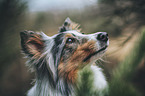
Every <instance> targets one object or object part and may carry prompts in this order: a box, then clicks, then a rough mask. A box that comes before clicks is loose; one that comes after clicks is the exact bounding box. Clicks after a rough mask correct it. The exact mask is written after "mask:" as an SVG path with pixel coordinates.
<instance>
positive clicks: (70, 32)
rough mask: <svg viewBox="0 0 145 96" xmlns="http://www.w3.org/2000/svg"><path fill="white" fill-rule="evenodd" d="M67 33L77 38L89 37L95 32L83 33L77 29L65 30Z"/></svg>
mask: <svg viewBox="0 0 145 96" xmlns="http://www.w3.org/2000/svg"><path fill="white" fill-rule="evenodd" d="M64 33H65V35H68V34H71V35H72V36H74V37H76V38H89V37H90V36H92V35H93V34H88V35H87V34H82V33H80V32H77V31H75V30H72V31H66V32H64Z"/></svg>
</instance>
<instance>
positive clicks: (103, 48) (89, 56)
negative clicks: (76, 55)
mask: <svg viewBox="0 0 145 96" xmlns="http://www.w3.org/2000/svg"><path fill="white" fill-rule="evenodd" d="M107 47H108V45H106V46H104V47H102V48H101V49H99V50H97V51H96V52H94V53H92V54H90V55H88V56H87V57H86V58H85V59H84V60H83V61H84V62H86V61H88V60H89V59H90V58H91V57H92V56H94V55H96V54H98V53H99V52H101V51H104V50H105V49H106V48H107Z"/></svg>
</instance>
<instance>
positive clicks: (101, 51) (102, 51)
mask: <svg viewBox="0 0 145 96" xmlns="http://www.w3.org/2000/svg"><path fill="white" fill-rule="evenodd" d="M107 47H108V46H107V45H106V46H104V47H102V48H100V49H99V50H97V51H95V52H94V53H91V54H90V55H88V56H87V57H86V58H85V59H84V62H87V61H90V62H95V61H96V60H98V59H99V58H101V57H102V56H103V55H104V54H105V52H106V50H107Z"/></svg>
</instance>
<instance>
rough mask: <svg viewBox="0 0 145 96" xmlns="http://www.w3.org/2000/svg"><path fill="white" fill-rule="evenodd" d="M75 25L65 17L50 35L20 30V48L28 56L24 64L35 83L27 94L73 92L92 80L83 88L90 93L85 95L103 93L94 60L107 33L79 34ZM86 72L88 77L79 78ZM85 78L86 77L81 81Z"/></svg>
mask: <svg viewBox="0 0 145 96" xmlns="http://www.w3.org/2000/svg"><path fill="white" fill-rule="evenodd" d="M78 27H79V26H78V24H76V23H74V22H72V21H71V20H70V19H69V18H67V19H66V20H65V22H64V24H63V25H62V27H61V28H60V30H59V33H58V34H56V35H54V36H52V37H50V36H47V35H45V34H44V33H43V32H41V33H39V32H33V31H24V32H21V33H20V37H21V47H22V51H23V53H25V54H26V56H27V58H28V62H27V65H28V66H29V68H30V69H31V70H32V71H34V72H35V73H36V81H35V84H34V86H33V87H32V88H31V89H30V90H29V91H28V94H27V96H77V95H78V92H79V91H81V88H84V87H81V86H83V84H92V86H91V88H89V89H88V90H84V92H87V91H88V92H90V93H91V94H90V95H88V96H96V95H95V94H97V96H104V95H105V94H106V91H107V89H108V84H107V81H106V79H105V76H104V74H103V72H102V69H101V68H99V67H98V66H96V65H95V62H96V60H97V59H99V58H100V57H102V56H103V54H104V53H105V51H106V49H107V47H108V45H109V40H108V34H107V33H106V32H97V33H93V34H83V33H81V32H79V31H80V30H78ZM87 72H88V73H89V74H90V76H91V77H90V76H89V74H88V77H86V78H84V79H83V78H82V76H84V75H83V73H87ZM86 76H87V75H86ZM89 78H92V79H89ZM82 79H83V80H82ZM85 79H86V80H88V81H87V82H86V83H82V82H83V81H84V80H85ZM89 80H90V81H89ZM84 89H85V88H84ZM90 90H91V91H90ZM82 92H83V91H82Z"/></svg>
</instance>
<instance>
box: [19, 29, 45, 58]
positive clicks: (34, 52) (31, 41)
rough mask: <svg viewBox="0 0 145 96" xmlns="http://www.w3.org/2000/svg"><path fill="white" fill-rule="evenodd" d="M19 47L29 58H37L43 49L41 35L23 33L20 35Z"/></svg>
mask: <svg viewBox="0 0 145 96" xmlns="http://www.w3.org/2000/svg"><path fill="white" fill-rule="evenodd" d="M20 37H21V46H22V50H23V52H24V53H25V54H27V55H28V56H31V57H33V56H34V57H39V56H40V55H41V53H42V51H43V49H44V40H43V39H42V34H41V33H36V32H33V31H24V32H21V33H20Z"/></svg>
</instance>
